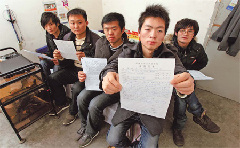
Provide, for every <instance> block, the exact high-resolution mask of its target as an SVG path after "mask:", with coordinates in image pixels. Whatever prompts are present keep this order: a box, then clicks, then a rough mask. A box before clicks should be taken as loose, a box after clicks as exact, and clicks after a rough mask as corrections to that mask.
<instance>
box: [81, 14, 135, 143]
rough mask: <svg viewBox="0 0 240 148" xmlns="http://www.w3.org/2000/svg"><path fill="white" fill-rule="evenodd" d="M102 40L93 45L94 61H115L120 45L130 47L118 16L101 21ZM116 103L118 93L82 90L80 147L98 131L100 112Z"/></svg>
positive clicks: (84, 77)
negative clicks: (94, 46) (97, 59)
mask: <svg viewBox="0 0 240 148" xmlns="http://www.w3.org/2000/svg"><path fill="white" fill-rule="evenodd" d="M101 24H102V28H103V31H104V34H105V36H103V37H102V38H100V39H99V40H98V41H97V43H96V49H95V56H94V57H95V58H107V60H108V62H110V61H111V60H113V59H115V58H117V57H118V55H119V54H120V53H121V52H122V50H123V45H124V44H126V43H130V42H129V41H128V39H127V35H126V33H125V32H124V30H125V20H124V17H123V15H122V14H119V13H108V14H106V15H105V16H104V17H103V19H102V23H101ZM85 79H86V74H85V73H83V72H79V80H80V81H81V82H83V81H85ZM117 102H119V93H116V94H114V95H109V94H105V93H104V92H103V91H92V90H86V89H84V90H82V91H81V93H80V94H79V95H78V97H77V103H78V109H79V113H78V114H79V118H80V119H81V128H80V129H79V130H78V136H77V139H79V140H78V142H79V146H80V147H85V146H87V145H89V144H90V143H91V142H92V140H93V138H94V137H96V136H97V135H98V133H99V131H100V129H101V123H102V122H103V120H104V116H103V110H104V109H105V108H106V107H108V106H110V105H112V104H114V103H117Z"/></svg>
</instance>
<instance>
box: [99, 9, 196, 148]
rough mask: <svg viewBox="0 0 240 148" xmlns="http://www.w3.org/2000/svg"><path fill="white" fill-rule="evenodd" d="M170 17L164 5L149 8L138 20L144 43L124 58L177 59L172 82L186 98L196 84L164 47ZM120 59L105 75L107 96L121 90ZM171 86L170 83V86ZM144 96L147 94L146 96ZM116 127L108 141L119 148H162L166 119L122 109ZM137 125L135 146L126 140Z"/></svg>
mask: <svg viewBox="0 0 240 148" xmlns="http://www.w3.org/2000/svg"><path fill="white" fill-rule="evenodd" d="M169 21H170V19H169V14H168V12H167V11H166V10H165V8H163V7H162V6H161V5H151V6H148V7H147V8H146V10H145V11H144V12H142V13H141V16H140V18H139V20H138V22H139V34H140V40H141V42H139V43H137V44H136V45H134V46H131V45H127V46H124V49H123V52H122V53H121V54H120V55H119V57H121V58H175V72H174V73H175V76H174V79H173V80H172V81H171V84H172V85H173V87H174V88H175V89H176V90H178V92H179V94H182V96H183V95H184V96H186V95H188V94H191V93H192V92H193V90H194V83H193V82H194V80H193V78H192V77H191V76H190V74H189V73H187V72H186V69H185V68H184V67H183V65H182V63H181V61H180V60H179V58H178V56H177V55H176V54H175V53H173V52H172V51H171V50H169V49H167V48H166V46H165V45H164V44H163V43H162V41H163V39H164V36H165V34H166V31H167V29H168V27H169ZM139 60H141V59H139ZM117 72H118V59H115V60H113V61H111V62H110V63H109V64H108V65H107V66H106V67H105V68H104V69H103V70H102V72H101V74H102V77H103V78H102V88H103V90H104V92H105V93H106V94H115V93H118V92H119V91H120V90H121V87H122V86H121V84H120V83H119V78H118V74H117ZM169 83H170V82H169ZM142 93H144V92H142ZM112 123H113V125H112V126H111V127H110V130H109V132H108V136H107V141H108V143H109V144H110V145H111V146H115V147H128V146H133V147H135V146H136V147H143V148H156V147H158V139H159V136H160V134H161V133H162V131H163V123H164V119H160V118H157V117H154V116H150V115H146V114H141V113H136V112H133V111H128V110H126V109H124V108H121V106H119V107H118V109H117V111H116V113H115V115H114V117H113V119H112ZM134 123H139V124H140V127H141V138H140V142H139V143H137V142H136V143H134V144H131V141H130V140H129V139H128V138H127V137H126V131H127V130H128V129H129V128H130V126H131V125H133V124H134Z"/></svg>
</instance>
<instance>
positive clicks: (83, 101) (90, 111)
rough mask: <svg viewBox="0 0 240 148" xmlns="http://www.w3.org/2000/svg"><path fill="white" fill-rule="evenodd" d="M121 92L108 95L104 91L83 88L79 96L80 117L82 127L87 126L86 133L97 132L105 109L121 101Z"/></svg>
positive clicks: (92, 133)
mask: <svg viewBox="0 0 240 148" xmlns="http://www.w3.org/2000/svg"><path fill="white" fill-rule="evenodd" d="M119 99H120V95H119V93H116V94H113V95H108V94H105V93H104V92H102V91H91V90H86V89H84V90H82V91H81V93H80V94H79V95H78V97H77V104H78V109H79V112H78V114H79V118H80V119H81V122H82V125H81V127H85V128H86V133H87V134H89V135H94V134H96V133H97V132H98V131H99V130H100V128H101V123H102V121H103V120H104V116H103V110H104V109H105V108H106V107H108V106H110V105H112V104H114V103H117V102H119Z"/></svg>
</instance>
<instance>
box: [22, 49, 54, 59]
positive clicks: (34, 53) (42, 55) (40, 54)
mask: <svg viewBox="0 0 240 148" xmlns="http://www.w3.org/2000/svg"><path fill="white" fill-rule="evenodd" d="M23 51H25V52H28V53H31V54H33V55H35V56H38V57H43V58H45V59H49V60H51V59H52V58H51V57H49V56H46V55H45V54H42V53H37V52H32V51H29V50H25V49H24V50H23Z"/></svg>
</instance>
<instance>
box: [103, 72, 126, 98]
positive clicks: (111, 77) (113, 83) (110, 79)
mask: <svg viewBox="0 0 240 148" xmlns="http://www.w3.org/2000/svg"><path fill="white" fill-rule="evenodd" d="M102 88H103V91H104V92H105V93H106V94H115V93H117V92H119V91H121V89H122V85H121V84H120V83H119V76H118V73H116V72H108V73H107V75H106V76H105V77H103V81H102Z"/></svg>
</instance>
